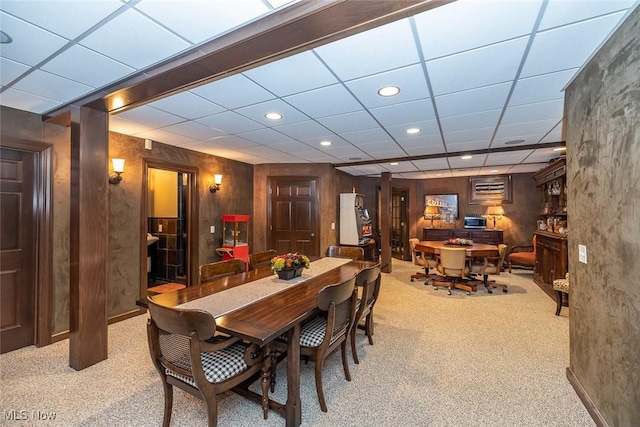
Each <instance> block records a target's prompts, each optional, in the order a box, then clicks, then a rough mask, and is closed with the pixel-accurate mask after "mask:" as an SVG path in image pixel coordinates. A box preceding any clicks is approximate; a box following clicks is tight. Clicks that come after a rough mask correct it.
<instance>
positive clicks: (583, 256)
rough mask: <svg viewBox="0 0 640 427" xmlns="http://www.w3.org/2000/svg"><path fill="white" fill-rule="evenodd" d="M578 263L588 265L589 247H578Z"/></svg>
mask: <svg viewBox="0 0 640 427" xmlns="http://www.w3.org/2000/svg"><path fill="white" fill-rule="evenodd" d="M578 261H580V262H581V263H583V264H586V263H587V247H586V246H585V245H578Z"/></svg>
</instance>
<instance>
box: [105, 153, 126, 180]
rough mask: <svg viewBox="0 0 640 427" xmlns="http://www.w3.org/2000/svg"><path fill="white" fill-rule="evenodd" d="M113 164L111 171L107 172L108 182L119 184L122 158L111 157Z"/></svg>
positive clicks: (122, 163) (122, 165)
mask: <svg viewBox="0 0 640 427" xmlns="http://www.w3.org/2000/svg"><path fill="white" fill-rule="evenodd" d="M111 163H112V164H113V172H111V173H110V174H109V184H120V181H122V176H121V175H122V174H123V173H124V159H116V158H113V159H111Z"/></svg>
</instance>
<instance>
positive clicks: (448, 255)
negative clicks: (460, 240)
mask: <svg viewBox="0 0 640 427" xmlns="http://www.w3.org/2000/svg"><path fill="white" fill-rule="evenodd" d="M436 268H437V270H438V272H439V273H440V274H442V275H443V276H445V277H446V278H447V279H449V285H448V292H447V293H448V294H449V295H451V290H452V289H453V288H456V289H462V290H465V291H467V295H470V293H471V291H473V292H475V291H476V286H475V285H474V284H473V283H471V282H467V283H465V282H463V281H462V280H461V279H462V278H464V277H465V276H467V275H468V274H469V265H468V263H467V250H466V249H465V248H440V255H439V256H438V266H437V267H436ZM433 287H434V288H435V289H438V286H437V285H436V284H435V282H434V284H433Z"/></svg>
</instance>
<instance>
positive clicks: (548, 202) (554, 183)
mask: <svg viewBox="0 0 640 427" xmlns="http://www.w3.org/2000/svg"><path fill="white" fill-rule="evenodd" d="M533 179H534V180H535V181H536V185H537V186H538V188H540V190H541V194H542V200H541V207H540V215H541V216H543V217H554V216H560V217H562V216H564V217H566V216H567V186H566V161H565V159H564V158H559V159H557V160H556V161H554V162H552V163H550V164H549V165H548V166H547V167H545V168H543V169H541V170H540V171H538V172H536V174H535V175H534V176H533Z"/></svg>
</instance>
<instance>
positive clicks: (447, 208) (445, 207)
mask: <svg viewBox="0 0 640 427" xmlns="http://www.w3.org/2000/svg"><path fill="white" fill-rule="evenodd" d="M429 206H435V207H437V208H438V209H439V210H440V213H439V215H440V218H448V219H449V220H454V219H458V195H457V194H425V195H424V207H425V210H426V209H427V207H429Z"/></svg>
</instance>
